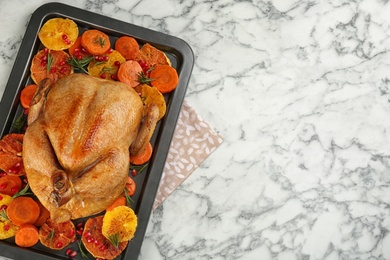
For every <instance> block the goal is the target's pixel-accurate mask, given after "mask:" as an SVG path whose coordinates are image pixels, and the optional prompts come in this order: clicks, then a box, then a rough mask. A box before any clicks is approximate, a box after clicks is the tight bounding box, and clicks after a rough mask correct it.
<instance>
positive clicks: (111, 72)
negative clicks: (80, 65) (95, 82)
mask: <svg viewBox="0 0 390 260" xmlns="http://www.w3.org/2000/svg"><path fill="white" fill-rule="evenodd" d="M125 61H126V59H125V58H124V57H123V56H122V54H120V53H119V52H118V51H115V50H113V51H112V52H111V53H107V54H106V55H102V56H97V57H96V59H95V60H93V61H91V62H90V63H89V65H88V73H89V75H91V76H94V77H98V78H102V79H108V80H116V79H117V72H118V68H119V66H120V65H121V64H122V63H124V62H125Z"/></svg>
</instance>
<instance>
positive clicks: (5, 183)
mask: <svg viewBox="0 0 390 260" xmlns="http://www.w3.org/2000/svg"><path fill="white" fill-rule="evenodd" d="M21 188H22V179H20V177H18V176H14V175H4V176H3V177H1V178H0V193H3V194H7V195H9V196H13V195H15V194H16V193H17V192H18V191H19V190H20V189H21Z"/></svg>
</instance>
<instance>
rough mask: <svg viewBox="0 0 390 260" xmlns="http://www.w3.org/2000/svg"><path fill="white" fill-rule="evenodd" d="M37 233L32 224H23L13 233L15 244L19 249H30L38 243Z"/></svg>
mask: <svg viewBox="0 0 390 260" xmlns="http://www.w3.org/2000/svg"><path fill="white" fill-rule="evenodd" d="M38 241H39V232H38V228H36V227H35V226H34V225H32V224H23V225H21V226H20V227H19V229H18V230H17V231H16V233H15V244H17V245H18V246H21V247H31V246H33V245H35V244H36V243H38Z"/></svg>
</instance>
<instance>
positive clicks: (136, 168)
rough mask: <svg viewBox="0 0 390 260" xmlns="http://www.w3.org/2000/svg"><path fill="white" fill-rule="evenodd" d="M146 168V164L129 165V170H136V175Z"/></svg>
mask: <svg viewBox="0 0 390 260" xmlns="http://www.w3.org/2000/svg"><path fill="white" fill-rule="evenodd" d="M146 167H148V164H147V163H145V164H143V165H130V170H136V171H137V172H138V173H141V172H143V171H144V170H145V169H146Z"/></svg>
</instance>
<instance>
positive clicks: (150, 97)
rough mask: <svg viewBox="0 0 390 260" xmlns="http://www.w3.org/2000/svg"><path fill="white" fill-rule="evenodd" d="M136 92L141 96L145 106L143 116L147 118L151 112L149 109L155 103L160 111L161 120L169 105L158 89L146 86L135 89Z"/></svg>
mask: <svg viewBox="0 0 390 260" xmlns="http://www.w3.org/2000/svg"><path fill="white" fill-rule="evenodd" d="M135 91H137V93H138V94H139V95H140V97H141V100H142V103H143V104H144V109H143V115H144V116H145V115H146V113H147V112H148V110H149V107H150V106H151V105H152V104H153V103H154V104H156V105H157V107H158V110H159V117H158V120H160V119H161V118H162V117H163V116H164V115H165V112H166V110H167V105H166V102H165V99H164V96H163V95H162V94H161V92H160V91H158V89H157V88H156V87H150V86H148V85H146V84H142V85H138V86H136V87H135Z"/></svg>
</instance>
